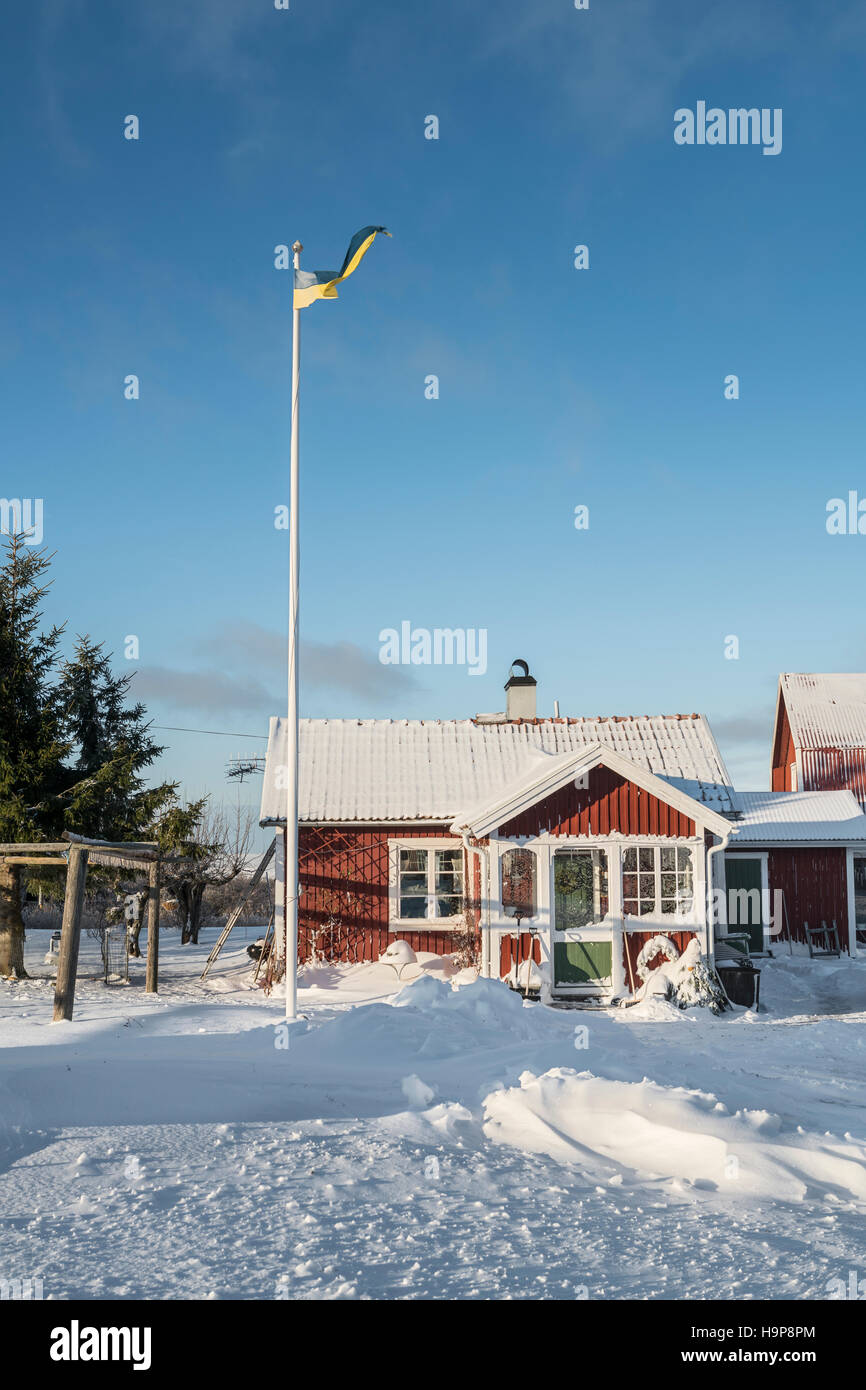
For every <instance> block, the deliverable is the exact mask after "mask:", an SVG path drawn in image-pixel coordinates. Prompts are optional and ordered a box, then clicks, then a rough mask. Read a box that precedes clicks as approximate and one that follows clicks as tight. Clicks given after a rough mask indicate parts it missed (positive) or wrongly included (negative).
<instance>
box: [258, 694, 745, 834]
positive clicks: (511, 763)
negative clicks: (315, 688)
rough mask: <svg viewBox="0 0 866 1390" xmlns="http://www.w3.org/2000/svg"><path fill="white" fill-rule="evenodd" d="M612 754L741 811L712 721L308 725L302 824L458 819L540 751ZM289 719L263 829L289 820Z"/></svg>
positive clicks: (699, 797)
mask: <svg viewBox="0 0 866 1390" xmlns="http://www.w3.org/2000/svg"><path fill="white" fill-rule="evenodd" d="M596 743H600V744H602V745H603V746H604V747H607V748H612V749H614V750H615V751H616V752H618V753H620V754H621V755H622V756H623V757H625V758H628V759H630V761H631V762H632V763H634V764H636V765H637V766H638V767H641V768H645V769H646V770H647V771H648V772H652V773H655V774H656V776H659V777H661V778H663V779H664V780H665V781H667V782H668V783H670V785H671V786H674V787H676V788H677V789H678V790H680V791H682V792H685V793H686V794H687V795H688V796H691V797H693V798H694V800H696V801H699V802H701V803H702V804H704V805H705V806H707V807H708V808H709V809H711V810H713V811H718V812H722V813H724V812H725V811H730V810H731V809H732V801H731V787H730V778H729V776H728V773H727V769H726V768H725V765H724V762H723V761H722V756H721V753H720V752H719V750H718V748H717V746H716V741H715V739H714V738H713V735H712V732H711V731H710V726H709V724H708V723H707V721H706V720H705V719H704V717H703V716H702V715H698V714H693V715H676V714H674V715H637V716H627V717H615V718H609V719H606V718H596V719H591V718H581V719H538V720H515V721H507V720H498V721H495V722H492V723H478V722H476V721H475V720H473V719H450V720H409V719H402V720H397V719H302V720H301V721H300V792H299V816H300V819H301V820H302V821H360V822H363V821H367V822H371V821H372V822H379V821H411V820H419V821H435V822H440V823H441V822H444V823H449V822H451V821H452V820H453V819H454V817H455V816H456V815H457V814H458V813H459V812H460V811H462V810H463V809H464V808H465V807H467V806H475V805H478V804H480V803H481V802H483V801H484V800H485V798H487V799H491V798H493V797H494V796H495V795H497V794H498V793H501V792H504V791H505V789H506V788H507V786H508V784H509V783H511V782H513V781H515V780H516V779H518V778H519V777H521V776H522V775H524V774H529V773H530V772H531V770H532V765H533V758H534V755H537V754H538V753H539V752H543V753H551V754H559V755H563V754H566V753H578V752H581V751H583V750H584V749H586V748H588V747H590V746H591V745H593V744H596ZM285 763H286V730H285V721H284V720H282V719H272V720H271V727H270V738H269V741H268V755H267V763H266V766H265V777H264V787H263V791H262V807H261V822H262V824H263V825H274V824H279V823H281V822H283V821H284V819H285V775H284V773H283V772H282V771H281V769H283V768H284V767H285Z"/></svg>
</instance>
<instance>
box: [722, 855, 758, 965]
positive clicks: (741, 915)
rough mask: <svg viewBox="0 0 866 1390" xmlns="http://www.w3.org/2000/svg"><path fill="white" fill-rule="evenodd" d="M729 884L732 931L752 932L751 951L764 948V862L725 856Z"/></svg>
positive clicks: (729, 915)
mask: <svg viewBox="0 0 866 1390" xmlns="http://www.w3.org/2000/svg"><path fill="white" fill-rule="evenodd" d="M725 885H726V887H727V892H728V931H729V932H734V931H738V930H739V931H744V930H746V929H748V932H749V949H750V950H752V951H763V949H764V917H763V911H762V905H763V896H762V893H761V888H762V886H763V878H762V874H761V861H760V859H750V858H748V856H746V855H740V854H729V855H726V857H725Z"/></svg>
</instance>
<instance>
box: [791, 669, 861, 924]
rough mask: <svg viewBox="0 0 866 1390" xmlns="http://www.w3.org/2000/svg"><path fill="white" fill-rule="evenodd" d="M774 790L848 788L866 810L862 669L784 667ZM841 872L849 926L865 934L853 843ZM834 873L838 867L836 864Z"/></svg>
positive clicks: (858, 861)
mask: <svg viewBox="0 0 866 1390" xmlns="http://www.w3.org/2000/svg"><path fill="white" fill-rule="evenodd" d="M771 779H772V782H771V785H772V786H773V789H774V790H775V791H797V790H801V791H812V792H818V791H841V790H847V791H849V792H851V793H853V795H854V796H855V797H856V798H857V801H858V802H859V804H860V806H861V808H862V809H864V810H866V674H863V673H861V672H851V671H845V672H833V673H829V674H828V673H823V674H821V673H816V672H783V673H782V675H781V676H780V677H779V693H778V697H777V700H776V721H775V726H774V729H773V751H772V762H771ZM845 873H846V877H847V880H848V884H849V906H850V907H851V909H852V910H851V914H850V915H851V919H852V920H851V931H852V933H854V931H855V924H856V931H857V932H859V934H860V937H861V945H862V944H863V938H864V937H866V854H864V853H860V854H858V853H857V852H856V847H851V848H850V850H849V853H848V855H847V856H846V865H845ZM837 874H838V869H837Z"/></svg>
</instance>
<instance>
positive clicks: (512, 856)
mask: <svg viewBox="0 0 866 1390" xmlns="http://www.w3.org/2000/svg"><path fill="white" fill-rule="evenodd" d="M502 910H503V912H504V913H505V916H506V917H518V918H520V917H534V916H535V855H534V854H533V852H532V850H531V849H508V850H506V851H505V853H504V854H503V856H502Z"/></svg>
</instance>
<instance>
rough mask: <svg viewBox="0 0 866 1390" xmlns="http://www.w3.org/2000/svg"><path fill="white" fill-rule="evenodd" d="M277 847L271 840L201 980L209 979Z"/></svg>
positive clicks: (220, 936) (222, 933)
mask: <svg viewBox="0 0 866 1390" xmlns="http://www.w3.org/2000/svg"><path fill="white" fill-rule="evenodd" d="M276 846H277V842H276V840H275V839H274V840H271V843H270V844H269V845H268V847H267V849H266V850H265V852H264V854H263V855H262V858H261V862H260V863H259V865H258V868H257V869H256V871H255V873H254V874H253V876H252V878H251V879H250V881H249V883H248V884H247V888H246V892H245V893H244V895H243V897H242V898H241V900H240V902H239V903H238V905H237V907H236V908H235V910H234V912H232V914H231V916H230V917H229V919H228V921H227V922H226V924H225V926H224V927H223V929H222V931H221V932H220V934H219V936H218V938H217V942H216V945H215V946H214V948H213V950H212V951H211V953H210V955H209V956H208V958H207V960H206V961H205V967H204V970H203V971H202V972H201V975H200V976H199V979H200V980H204V979H206V978H207V973H208V971H209V970H210V968H211V966H212V965H213V963H214V961H215V960H216V958H217V956H218V955H219V953H220V951H221V950H222V948H223V946H225V944H226V942H227V941H228V939H229V935H230V933H231V930H232V927H233V926H234V925H235V923H236V922H237V920H238V918H239V917H240V915H241V913H242V912H243V910H244V908H245V907H246V905H247V903H248V902H249V900H250V897H251V896H252V893H253V889H254V888H256V887H257V886H258V883H259V880H260V879H261V876H262V874H263V873H264V871H265V869H266V868H267V867H268V865H269V864H270V862H271V860H272V859H273V857H274V850H275V849H276Z"/></svg>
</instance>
